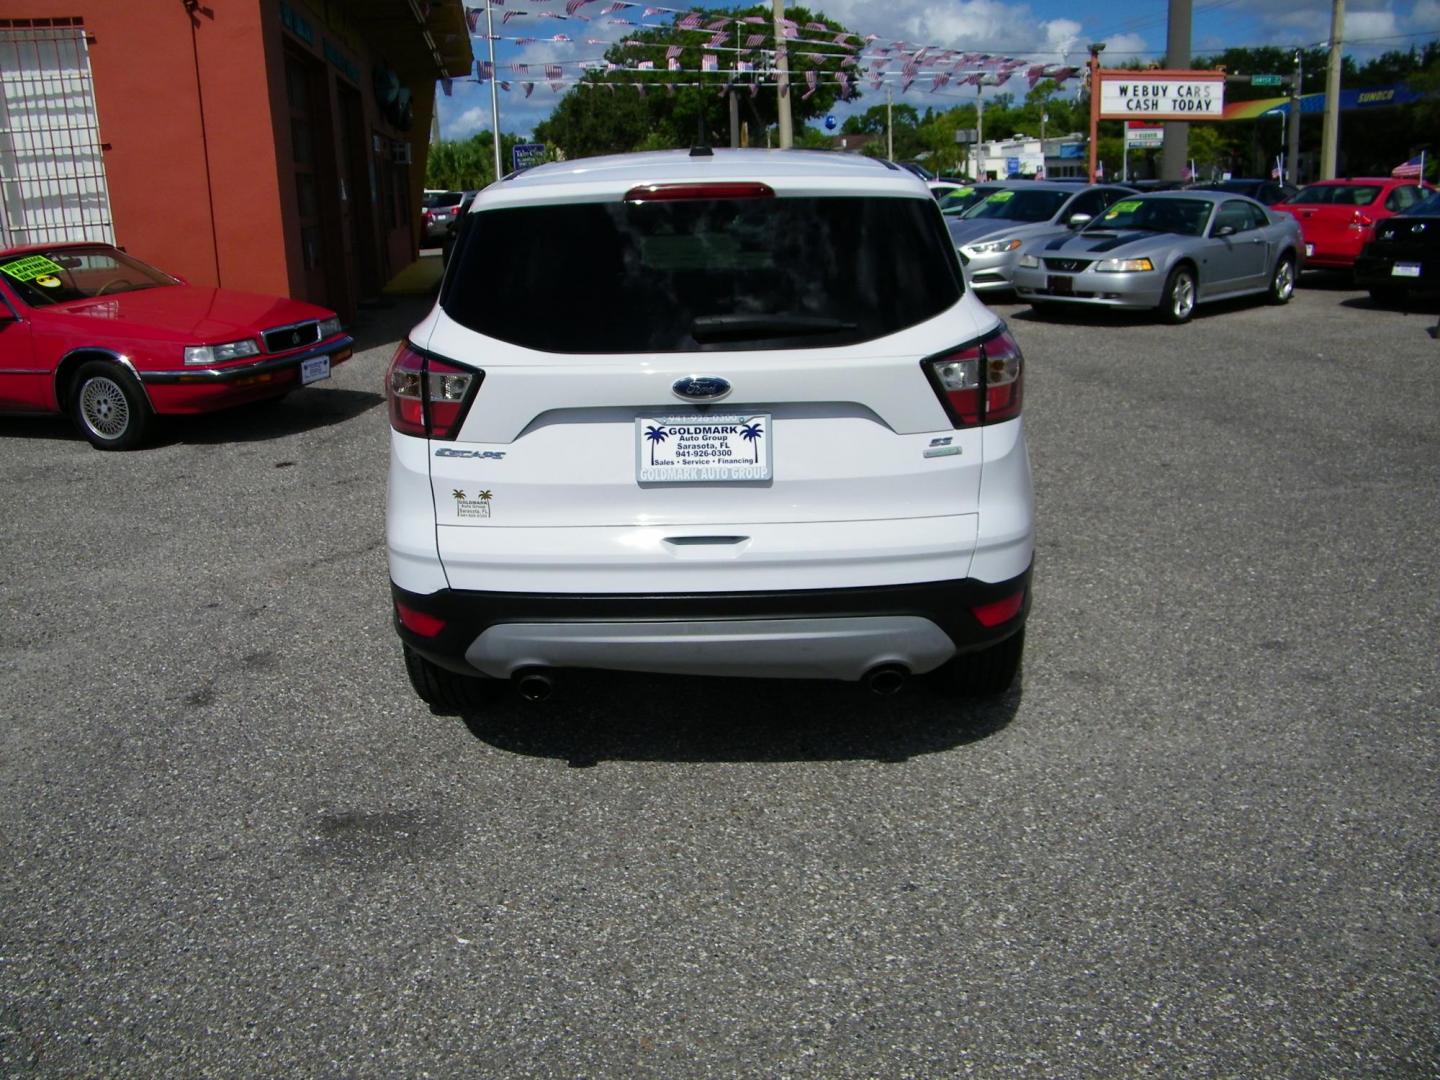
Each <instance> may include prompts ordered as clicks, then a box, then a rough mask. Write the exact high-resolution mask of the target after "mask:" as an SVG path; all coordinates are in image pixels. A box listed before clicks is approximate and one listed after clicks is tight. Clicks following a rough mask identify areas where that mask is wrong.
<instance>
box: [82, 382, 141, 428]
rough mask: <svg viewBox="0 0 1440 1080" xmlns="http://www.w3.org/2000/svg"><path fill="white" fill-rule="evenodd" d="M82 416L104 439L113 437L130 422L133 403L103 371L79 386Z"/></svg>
mask: <svg viewBox="0 0 1440 1080" xmlns="http://www.w3.org/2000/svg"><path fill="white" fill-rule="evenodd" d="M80 418H81V420H83V421H84V422H85V426H86V427H87V428H88V429H89V430H90V431H92V432H94V433H95V434H96V435H98V436H99V437H100V438H102V439H106V440H114V439H118V438H120V436H122V435H124V434H125V429H126V428H127V427H129V426H130V403H129V402H128V401H126V400H125V391H124V390H122V389H120V386H119V384H118V383H116V382H115V381H114V380H113V379H110V378H107V377H106V376H103V375H100V376H95V377H93V378H89V379H86V380H85V383H84V385H83V386H81V387H80Z"/></svg>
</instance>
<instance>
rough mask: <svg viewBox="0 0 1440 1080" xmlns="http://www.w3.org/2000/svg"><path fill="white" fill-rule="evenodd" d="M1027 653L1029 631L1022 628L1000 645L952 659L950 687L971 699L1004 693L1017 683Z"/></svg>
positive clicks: (946, 675) (946, 674)
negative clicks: (1026, 633) (1026, 638)
mask: <svg viewBox="0 0 1440 1080" xmlns="http://www.w3.org/2000/svg"><path fill="white" fill-rule="evenodd" d="M1024 655H1025V631H1024V629H1023V628H1022V629H1021V630H1020V631H1019V632H1018V633H1016V634H1015V635H1013V636H1012V637H1008V638H1006V639H1005V640H1004V641H1002V642H1000V644H998V645H992V646H990V648H988V649H984V650H982V651H980V652H973V653H966V654H964V655H963V656H957V657H956V658H955V659H954V660H951V661H950V663H949V664H947V665H946V666H945V669H944V672H943V678H944V680H945V686H946V689H948V690H949V691H950V692H951V693H953V694H956V695H957V696H959V697H970V698H985V697H995V696H996V695H998V694H1003V693H1005V691H1006V690H1009V689H1010V687H1011V686H1013V685H1014V684H1015V676H1016V675H1017V674H1019V672H1020V661H1021V658H1022V657H1023V656H1024Z"/></svg>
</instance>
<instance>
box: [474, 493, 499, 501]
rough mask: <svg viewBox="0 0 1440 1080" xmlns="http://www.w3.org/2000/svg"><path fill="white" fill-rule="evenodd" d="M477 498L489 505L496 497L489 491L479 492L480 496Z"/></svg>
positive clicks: (477, 495)
mask: <svg viewBox="0 0 1440 1080" xmlns="http://www.w3.org/2000/svg"><path fill="white" fill-rule="evenodd" d="M475 497H476V498H477V499H479V500H480V501H481V502H483V503H488V502H489V501H490V500H491V499H493V498H494V497H495V496H494V495H493V494H491V493H490V492H489V491H488V490H487V491H481V492H479V493H478V494H476V496H475Z"/></svg>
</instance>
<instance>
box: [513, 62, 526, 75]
mask: <svg viewBox="0 0 1440 1080" xmlns="http://www.w3.org/2000/svg"><path fill="white" fill-rule="evenodd" d="M510 70H511V71H513V72H514V73H515V74H516V75H529V74H530V65H529V64H524V63H521V62H520V61H519V60H516V61H514V62H512V63H511V65H510Z"/></svg>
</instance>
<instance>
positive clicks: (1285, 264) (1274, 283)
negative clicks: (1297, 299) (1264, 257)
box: [1265, 254, 1297, 304]
mask: <svg viewBox="0 0 1440 1080" xmlns="http://www.w3.org/2000/svg"><path fill="white" fill-rule="evenodd" d="M1296 281H1297V277H1296V274H1295V259H1294V258H1293V257H1292V256H1290V255H1288V254H1287V255H1281V256H1280V258H1278V259H1276V260H1275V270H1274V271H1273V272H1272V273H1271V274H1270V288H1269V290H1268V291H1267V292H1266V294H1265V300H1266V302H1267V303H1271V304H1288V303H1289V302H1290V298H1291V297H1292V296H1294V295H1295V282H1296Z"/></svg>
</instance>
